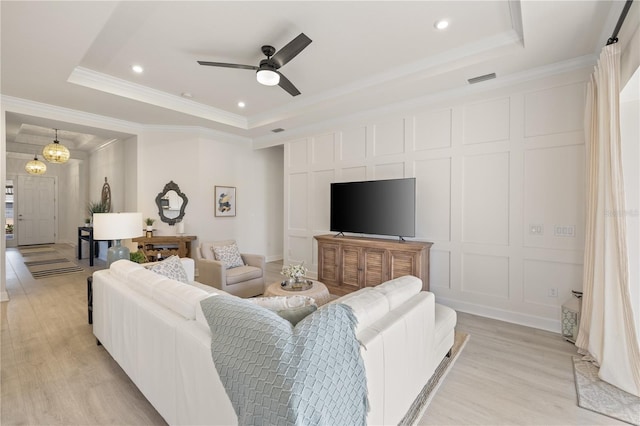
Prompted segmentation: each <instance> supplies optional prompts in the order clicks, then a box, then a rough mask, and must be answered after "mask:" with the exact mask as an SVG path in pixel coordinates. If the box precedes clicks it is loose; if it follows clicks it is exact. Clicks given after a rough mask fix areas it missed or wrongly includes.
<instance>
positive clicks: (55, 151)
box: [42, 129, 70, 164]
mask: <svg viewBox="0 0 640 426" xmlns="http://www.w3.org/2000/svg"><path fill="white" fill-rule="evenodd" d="M54 130H55V131H56V138H55V139H54V140H53V143H50V144H49V145H47V146H45V147H44V149H43V150H42V156H43V157H44V158H45V160H47V161H48V162H50V163H58V164H62V163H66V162H67V161H69V156H70V154H69V150H68V149H67V147H66V146H64V145H61V144H60V141H58V129H54Z"/></svg>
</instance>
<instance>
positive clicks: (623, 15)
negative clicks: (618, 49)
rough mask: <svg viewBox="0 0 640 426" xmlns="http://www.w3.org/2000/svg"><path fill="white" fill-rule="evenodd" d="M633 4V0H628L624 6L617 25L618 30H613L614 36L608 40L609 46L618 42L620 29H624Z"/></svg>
mask: <svg viewBox="0 0 640 426" xmlns="http://www.w3.org/2000/svg"><path fill="white" fill-rule="evenodd" d="M631 3H633V0H627V1H626V3H625V4H624V8H623V9H622V13H620V18H618V23H617V24H616V28H615V29H614V30H613V34H611V37H610V38H609V40H607V46H608V45H610V44H613V43H617V42H618V32H619V31H620V28H622V24H623V22H624V19H625V18H626V17H627V13H628V12H629V9H630V8H631Z"/></svg>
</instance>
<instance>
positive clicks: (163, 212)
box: [156, 181, 189, 225]
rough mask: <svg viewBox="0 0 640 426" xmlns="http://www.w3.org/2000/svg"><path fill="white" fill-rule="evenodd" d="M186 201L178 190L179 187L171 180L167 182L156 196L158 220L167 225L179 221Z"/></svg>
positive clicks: (182, 215)
mask: <svg viewBox="0 0 640 426" xmlns="http://www.w3.org/2000/svg"><path fill="white" fill-rule="evenodd" d="M188 202H189V200H188V199H187V196H186V195H184V194H183V193H182V192H180V187H179V186H178V185H177V184H176V183H174V182H173V181H171V182H169V183H168V184H166V185H165V186H164V189H163V190H162V192H160V193H159V194H158V196H157V197H156V205H157V206H158V215H159V216H160V220H161V221H163V222H165V223H168V224H169V225H175V224H176V222H180V221H181V220H182V218H183V217H184V209H185V207H187V203H188Z"/></svg>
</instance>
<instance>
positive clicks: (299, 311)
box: [276, 305, 318, 327]
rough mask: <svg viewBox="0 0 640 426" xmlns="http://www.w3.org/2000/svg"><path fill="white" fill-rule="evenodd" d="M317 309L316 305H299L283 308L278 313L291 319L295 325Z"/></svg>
mask: <svg viewBox="0 0 640 426" xmlns="http://www.w3.org/2000/svg"><path fill="white" fill-rule="evenodd" d="M316 309H318V307H317V306H316V305H307V306H298V307H297V308H288V309H281V310H279V311H277V312H276V314H278V315H280V317H282V318H284V319H286V320H287V321H289V322H290V323H291V325H292V326H294V327H295V326H296V324H298V323H299V322H300V321H302V320H303V319H304V318H305V317H306V316H307V315H309V314H312V313H314V312H315V311H316Z"/></svg>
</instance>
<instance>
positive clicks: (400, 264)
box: [314, 235, 433, 296]
mask: <svg viewBox="0 0 640 426" xmlns="http://www.w3.org/2000/svg"><path fill="white" fill-rule="evenodd" d="M314 238H315V239H316V240H317V241H318V281H321V282H323V283H324V284H325V285H326V286H327V287H328V288H329V291H330V293H331V294H336V295H339V296H342V295H345V294H347V293H351V292H353V291H356V290H359V289H361V288H363V287H372V286H376V285H378V284H381V283H383V282H385V281H388V280H391V279H394V278H398V277H401V276H403V275H414V276H416V277H418V278H420V279H421V280H422V289H423V290H427V291H428V290H429V251H430V249H431V246H432V244H433V243H428V242H423V241H397V240H390V239H389V240H387V239H382V238H366V237H345V236H339V237H338V236H334V235H316V236H315V237H314Z"/></svg>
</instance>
